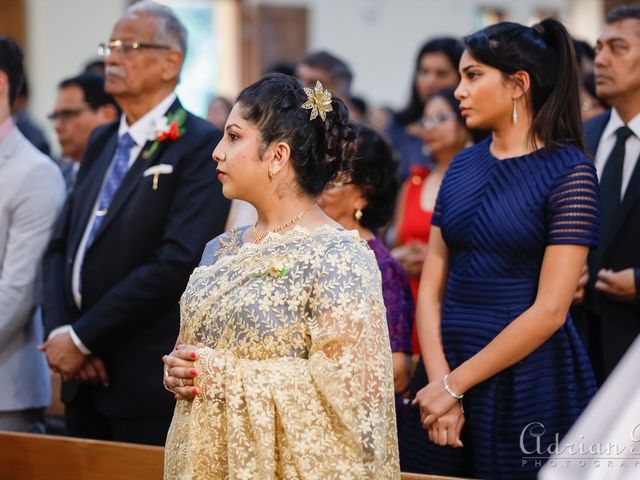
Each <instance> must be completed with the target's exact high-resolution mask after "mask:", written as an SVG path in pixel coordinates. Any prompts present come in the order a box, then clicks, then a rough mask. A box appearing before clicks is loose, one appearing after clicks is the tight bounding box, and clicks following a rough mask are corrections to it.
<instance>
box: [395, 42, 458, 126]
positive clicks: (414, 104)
mask: <svg viewBox="0 0 640 480" xmlns="http://www.w3.org/2000/svg"><path fill="white" fill-rule="evenodd" d="M463 51H464V45H463V44H462V42H461V41H460V40H458V39H457V38H453V37H436V38H432V39H431V40H428V41H427V42H426V43H425V44H424V45H422V47H421V48H420V51H419V52H418V56H417V57H416V61H415V66H414V69H413V76H412V77H411V97H410V98H409V103H408V104H407V106H406V107H405V108H404V110H402V111H400V112H398V114H397V115H396V121H397V122H398V123H399V124H400V125H409V124H410V123H413V122H416V121H418V120H419V119H420V117H421V116H422V111H423V110H424V103H425V102H424V101H422V100H421V99H420V95H418V87H417V86H416V77H417V76H418V71H419V70H420V61H421V60H422V57H424V56H425V55H426V54H427V53H442V54H443V55H444V56H445V57H447V59H449V62H451V66H452V67H453V69H454V70H455V71H456V72H457V71H458V65H459V64H460V57H462V52H463Z"/></svg>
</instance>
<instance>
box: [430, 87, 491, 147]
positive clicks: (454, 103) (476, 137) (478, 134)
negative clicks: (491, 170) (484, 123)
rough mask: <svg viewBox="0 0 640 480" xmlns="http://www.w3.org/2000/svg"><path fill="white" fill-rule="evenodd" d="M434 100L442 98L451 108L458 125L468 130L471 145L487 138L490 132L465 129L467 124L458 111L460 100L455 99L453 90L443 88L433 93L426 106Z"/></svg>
mask: <svg viewBox="0 0 640 480" xmlns="http://www.w3.org/2000/svg"><path fill="white" fill-rule="evenodd" d="M434 98H442V99H443V100H444V101H446V102H447V103H448V104H449V106H450V107H451V110H453V111H454V113H455V114H456V120H457V121H458V123H460V124H461V125H463V126H464V127H465V128H466V129H467V130H469V133H470V134H471V139H472V140H473V143H478V142H480V141H482V140H484V139H485V138H487V137H488V136H489V133H490V132H489V131H488V130H481V129H479V128H469V127H467V122H466V121H465V119H464V117H463V116H462V112H461V111H460V100H458V99H457V98H456V95H455V89H453V88H443V89H442V90H438V91H437V92H436V93H434V94H433V95H432V96H431V98H429V100H427V102H426V103H427V104H428V103H429V102H430V101H431V100H433V99H434ZM425 107H426V104H425Z"/></svg>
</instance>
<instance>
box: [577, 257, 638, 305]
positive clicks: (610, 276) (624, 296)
mask: <svg viewBox="0 0 640 480" xmlns="http://www.w3.org/2000/svg"><path fill="white" fill-rule="evenodd" d="M587 283H589V270H588V268H587V266H586V265H585V266H584V268H583V269H582V273H581V274H580V279H579V280H578V287H577V289H576V293H575V295H574V297H573V302H574V303H582V301H583V300H584V289H585V287H586V285H587ZM594 287H595V289H596V290H597V291H599V292H601V293H604V294H605V295H607V296H608V297H610V298H611V299H613V300H617V301H619V302H632V301H633V300H634V299H635V297H636V280H635V273H634V270H633V268H625V269H623V270H619V271H617V272H614V271H613V270H611V269H610V268H603V269H601V270H600V271H599V272H598V278H597V279H596V283H595V285H594Z"/></svg>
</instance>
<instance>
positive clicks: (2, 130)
mask: <svg viewBox="0 0 640 480" xmlns="http://www.w3.org/2000/svg"><path fill="white" fill-rule="evenodd" d="M14 126H15V124H14V123H13V118H11V117H9V118H7V119H6V120H5V121H4V122H2V123H0V143H2V142H4V140H5V139H6V138H7V137H8V136H9V134H10V133H11V131H12V130H13V127H14Z"/></svg>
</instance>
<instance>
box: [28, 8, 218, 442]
mask: <svg viewBox="0 0 640 480" xmlns="http://www.w3.org/2000/svg"><path fill="white" fill-rule="evenodd" d="M100 50H101V53H102V55H104V58H105V63H106V78H105V90H106V92H107V93H109V94H111V95H113V97H114V98H115V99H116V101H117V103H118V105H120V107H121V108H122V111H123V114H122V116H121V118H120V119H119V121H117V122H114V123H111V124H109V125H105V126H101V127H98V128H96V129H95V130H94V131H93V133H92V134H91V137H90V139H89V144H88V147H87V150H86V152H85V154H84V157H83V159H82V162H81V166H80V170H79V172H78V176H77V180H76V184H75V187H74V188H73V190H72V191H71V193H70V194H69V197H68V200H67V203H66V205H65V208H64V210H63V212H62V215H61V217H60V220H59V222H58V224H57V226H56V231H55V233H54V236H53V239H52V241H51V243H50V244H49V248H48V251H47V254H46V256H45V266H44V274H45V302H44V314H45V326H46V330H47V332H48V337H47V341H46V342H45V343H44V344H43V345H42V346H41V348H42V350H43V351H44V352H45V353H46V355H47V359H48V361H49V365H50V366H51V368H52V369H54V370H55V371H56V372H58V373H59V374H60V375H61V376H62V379H63V388H62V400H63V402H65V404H66V409H65V420H66V425H67V430H68V432H69V433H70V434H71V435H74V436H81V437H88V438H98V439H106V440H116V441H124V442H135V443H146V444H156V445H162V444H164V440H165V437H166V433H167V430H168V427H169V424H170V421H171V416H172V413H173V409H174V406H175V402H174V399H173V397H172V396H171V395H169V394H168V393H167V392H166V391H165V390H164V388H163V385H162V375H163V370H162V362H161V361H160V358H161V356H162V355H163V354H164V353H166V352H167V351H170V350H171V349H172V348H173V346H174V342H175V339H176V337H177V334H178V330H179V308H178V301H179V299H180V296H181V294H182V292H183V290H184V288H185V286H186V283H187V280H188V277H189V275H190V274H191V272H192V271H193V269H194V268H195V266H196V265H197V264H198V262H199V259H200V256H201V255H202V251H203V249H204V245H205V243H206V242H207V241H208V240H210V239H211V238H213V237H215V236H216V235H218V234H219V233H221V232H222V231H223V228H224V224H225V220H226V217H227V214H228V208H229V203H228V201H227V200H226V199H224V197H223V196H222V191H221V188H220V184H219V182H218V181H217V179H216V170H215V165H214V163H213V161H212V160H211V152H212V151H213V149H214V147H215V145H216V144H217V142H218V141H219V140H220V138H221V132H220V131H219V130H215V129H214V128H213V126H211V125H210V124H209V123H208V122H206V121H204V120H202V119H199V118H197V117H195V116H193V115H192V114H190V113H188V112H186V111H185V110H184V109H183V107H182V105H181V104H180V101H179V100H178V99H177V98H176V95H175V93H174V89H175V87H176V85H177V83H178V80H179V76H180V70H181V68H182V64H183V61H184V55H185V51H186V30H185V28H184V26H183V25H182V24H181V23H180V21H179V20H178V19H177V17H176V16H175V14H174V13H173V11H172V10H171V9H170V8H168V7H166V6H164V5H159V4H156V3H153V2H149V1H142V2H138V3H136V4H134V5H133V6H132V7H130V8H129V9H128V10H127V11H126V12H125V14H124V16H123V17H122V18H121V19H120V20H118V22H117V23H116V24H115V26H114V28H113V31H112V33H111V38H110V40H109V42H108V43H106V44H104V45H102V46H101V48H100Z"/></svg>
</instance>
